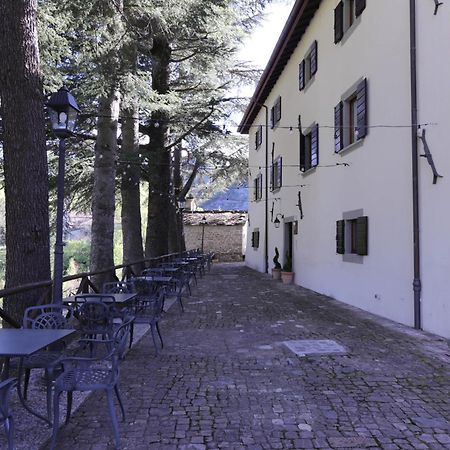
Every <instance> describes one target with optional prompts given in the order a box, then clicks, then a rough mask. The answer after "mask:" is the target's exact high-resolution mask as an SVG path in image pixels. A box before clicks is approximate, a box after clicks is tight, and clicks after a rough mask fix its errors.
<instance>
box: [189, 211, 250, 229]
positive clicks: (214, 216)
mask: <svg viewBox="0 0 450 450" xmlns="http://www.w3.org/2000/svg"><path fill="white" fill-rule="evenodd" d="M203 217H204V218H205V219H206V223H205V225H207V226H208V225H209V226H211V225H215V226H217V225H223V226H232V225H244V224H245V222H246V221H247V213H246V212H244V211H192V212H185V213H184V214H183V223H184V224H185V225H194V226H195V225H201V224H202V219H203Z"/></svg>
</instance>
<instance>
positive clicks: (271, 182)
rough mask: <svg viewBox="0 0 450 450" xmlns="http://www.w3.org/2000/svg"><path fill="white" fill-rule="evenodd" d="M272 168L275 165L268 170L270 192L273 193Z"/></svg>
mask: <svg viewBox="0 0 450 450" xmlns="http://www.w3.org/2000/svg"><path fill="white" fill-rule="evenodd" d="M274 167H275V165H274V164H272V165H271V166H270V168H269V174H270V190H271V191H273V182H274V177H273V172H274V170H273V169H274Z"/></svg>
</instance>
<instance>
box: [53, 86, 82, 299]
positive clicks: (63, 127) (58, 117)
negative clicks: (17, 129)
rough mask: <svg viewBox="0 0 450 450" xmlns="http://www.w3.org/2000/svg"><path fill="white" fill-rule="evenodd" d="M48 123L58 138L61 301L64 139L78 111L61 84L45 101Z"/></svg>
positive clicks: (57, 290) (56, 283) (58, 280)
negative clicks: (48, 116)
mask: <svg viewBox="0 0 450 450" xmlns="http://www.w3.org/2000/svg"><path fill="white" fill-rule="evenodd" d="M47 107H48V112H49V115H50V123H51V126H52V130H53V132H54V133H55V135H56V136H57V137H58V138H59V148H58V157H59V161H58V178H57V202H56V242H55V261H54V270H53V303H61V302H62V292H63V289H62V285H63V281H62V278H63V270H64V268H63V255H64V242H63V216H64V168H65V162H66V142H65V139H66V138H68V137H69V136H72V134H73V130H74V129H75V122H76V120H77V116H78V113H79V112H80V110H79V108H78V105H77V102H76V101H75V98H74V97H73V96H72V94H71V93H70V92H69V90H68V89H67V88H66V87H65V86H63V87H62V88H60V89H59V91H58V92H55V93H53V94H52V95H51V97H50V100H49V101H48V103H47Z"/></svg>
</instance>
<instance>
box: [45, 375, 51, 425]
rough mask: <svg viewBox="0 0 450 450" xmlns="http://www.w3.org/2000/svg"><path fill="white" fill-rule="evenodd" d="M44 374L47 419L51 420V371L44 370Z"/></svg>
mask: <svg viewBox="0 0 450 450" xmlns="http://www.w3.org/2000/svg"><path fill="white" fill-rule="evenodd" d="M45 376H46V378H47V386H46V388H47V416H48V420H49V421H50V422H51V421H52V381H53V371H52V370H46V371H45Z"/></svg>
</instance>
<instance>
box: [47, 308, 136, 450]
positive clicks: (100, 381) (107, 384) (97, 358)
mask: <svg viewBox="0 0 450 450" xmlns="http://www.w3.org/2000/svg"><path fill="white" fill-rule="evenodd" d="M133 320H134V318H133V317H131V318H128V319H127V320H126V321H124V323H123V324H122V325H121V326H120V327H119V329H118V330H117V331H116V332H115V333H114V336H113V338H112V339H105V340H97V339H82V340H80V352H79V353H78V354H79V355H80V354H83V352H84V353H85V354H86V355H87V356H77V357H67V358H63V359H61V365H62V367H63V371H62V373H61V374H60V375H59V376H58V377H57V378H56V380H55V393H54V397H53V433H52V440H51V444H50V449H51V450H53V449H55V448H56V439H57V434H58V427H59V399H60V396H61V393H62V392H67V415H66V423H68V421H69V420H70V415H71V410H72V398H73V392H74V391H83V392H87V391H105V393H106V396H107V400H108V409H109V414H110V417H111V423H112V428H113V433H114V439H115V444H116V448H117V449H119V448H120V434H119V424H118V421H117V415H116V411H115V407H114V398H113V397H114V395H113V393H115V395H116V397H117V400H118V401H119V406H120V410H121V412H122V417H123V420H125V409H124V407H123V403H122V399H121V398H120V393H119V388H118V382H119V375H120V370H119V369H120V368H119V363H120V361H121V360H122V359H123V357H124V354H125V352H126V349H127V342H128V337H129V332H130V326H131V324H132V323H133ZM88 348H89V351H88V352H86V350H87V349H88Z"/></svg>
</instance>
